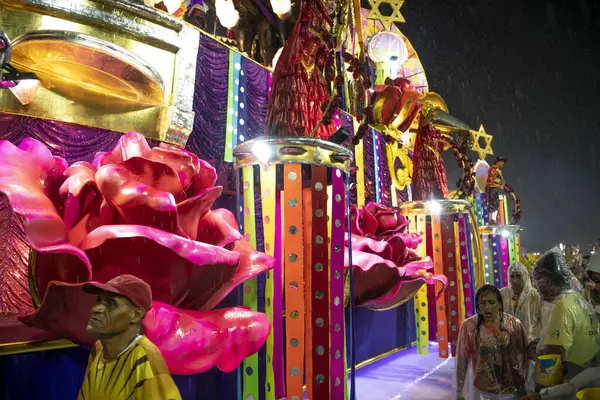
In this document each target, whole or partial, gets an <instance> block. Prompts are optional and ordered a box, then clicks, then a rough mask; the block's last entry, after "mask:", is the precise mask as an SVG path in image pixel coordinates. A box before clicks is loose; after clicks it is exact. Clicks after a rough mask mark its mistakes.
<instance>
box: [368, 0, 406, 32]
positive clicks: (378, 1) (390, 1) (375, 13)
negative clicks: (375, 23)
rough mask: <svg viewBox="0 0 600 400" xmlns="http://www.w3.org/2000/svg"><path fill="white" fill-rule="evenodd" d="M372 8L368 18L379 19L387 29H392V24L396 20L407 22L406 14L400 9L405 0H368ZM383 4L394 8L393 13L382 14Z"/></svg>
mask: <svg viewBox="0 0 600 400" xmlns="http://www.w3.org/2000/svg"><path fill="white" fill-rule="evenodd" d="M368 1H369V5H370V6H371V10H370V11H369V15H368V16H367V19H374V20H379V21H381V23H382V24H383V27H384V28H385V29H391V28H392V24H394V23H396V22H405V19H404V16H403V15H402V12H401V11H400V9H401V8H402V5H403V4H404V0H368ZM383 4H387V5H388V6H389V7H390V8H391V9H392V14H391V15H389V16H386V15H383V14H381V10H379V7H380V6H381V5H383Z"/></svg>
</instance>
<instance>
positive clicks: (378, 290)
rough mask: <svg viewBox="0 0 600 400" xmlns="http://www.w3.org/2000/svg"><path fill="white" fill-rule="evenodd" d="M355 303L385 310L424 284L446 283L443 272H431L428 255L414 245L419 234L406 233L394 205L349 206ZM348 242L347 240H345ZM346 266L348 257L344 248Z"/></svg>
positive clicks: (408, 297) (403, 300) (402, 221)
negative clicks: (425, 255)
mask: <svg viewBox="0 0 600 400" xmlns="http://www.w3.org/2000/svg"><path fill="white" fill-rule="evenodd" d="M351 223H352V232H353V234H352V266H353V279H354V304H355V305H356V306H359V307H369V308H371V309H375V310H385V309H389V308H393V307H396V306H399V305H400V304H403V303H404V302H406V301H407V300H409V299H410V298H411V297H412V296H413V295H414V294H415V293H416V292H417V291H418V290H419V289H420V288H421V286H423V285H424V284H429V285H435V283H436V282H440V283H441V284H442V288H441V290H440V291H439V292H438V294H437V296H439V295H441V294H442V292H443V289H444V288H445V287H446V285H447V282H448V281H447V279H446V277H445V276H444V275H435V276H434V275H432V274H431V271H432V270H433V264H432V262H431V259H430V258H429V257H424V258H421V257H420V256H419V255H418V254H417V252H416V251H415V249H416V248H417V247H418V245H419V243H421V241H422V240H423V238H422V237H421V235H419V234H415V233H406V231H407V229H408V220H407V219H406V218H405V217H404V216H403V215H402V214H400V211H399V210H398V209H396V208H391V207H387V206H384V205H382V204H377V203H372V202H371V203H368V204H367V205H366V206H365V207H364V208H363V209H362V210H359V209H358V207H357V206H356V205H354V206H353V207H352V209H351ZM346 245H347V243H346ZM345 254H346V259H345V267H346V268H349V266H350V259H349V257H348V252H345Z"/></svg>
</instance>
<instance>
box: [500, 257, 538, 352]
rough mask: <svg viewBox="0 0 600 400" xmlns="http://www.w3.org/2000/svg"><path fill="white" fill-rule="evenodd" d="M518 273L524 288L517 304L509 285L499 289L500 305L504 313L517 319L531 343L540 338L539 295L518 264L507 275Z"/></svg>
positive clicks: (513, 265) (527, 273) (511, 267)
mask: <svg viewBox="0 0 600 400" xmlns="http://www.w3.org/2000/svg"><path fill="white" fill-rule="evenodd" d="M515 271H518V272H519V273H520V274H521V276H522V277H523V281H524V287H523V291H522V292H521V295H520V296H519V300H518V303H517V305H516V307H515V304H514V301H513V298H514V296H515V292H514V290H513V288H512V285H511V284H510V280H509V283H508V286H507V287H504V288H502V289H500V294H502V305H503V307H504V312H505V313H507V314H510V315H514V316H515V317H517V318H518V319H519V320H520V321H521V322H522V323H523V328H525V332H526V334H527V339H528V340H529V341H530V342H531V341H532V340H534V339H537V338H539V337H540V328H541V323H542V321H541V320H542V315H541V314H542V306H541V300H540V295H539V293H538V292H537V290H535V289H534V288H533V286H532V284H531V278H530V276H529V272H528V271H527V268H525V266H524V265H523V264H521V263H520V262H516V263H514V264H512V265H511V266H510V267H509V268H508V274H509V276H510V274H511V273H513V272H515Z"/></svg>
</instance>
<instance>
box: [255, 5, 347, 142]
mask: <svg viewBox="0 0 600 400" xmlns="http://www.w3.org/2000/svg"><path fill="white" fill-rule="evenodd" d="M332 25H333V22H332V21H331V18H330V17H329V14H328V12H327V9H326V8H325V6H324V5H323V3H322V2H321V0H304V1H303V2H302V6H301V10H300V16H299V18H298V21H297V22H296V25H295V26H294V30H293V31H292V34H291V35H290V37H289V39H288V40H287V42H286V44H285V47H284V48H283V51H282V53H281V56H280V58H279V61H278V62H277V66H276V67H275V71H274V73H273V83H272V89H271V90H272V91H271V98H270V100H269V110H268V113H267V123H266V127H265V135H266V136H279V137H303V136H314V137H317V138H321V139H327V138H329V137H330V136H331V135H333V133H335V126H334V125H333V124H329V125H326V124H324V123H321V119H322V117H323V110H324V108H328V103H329V98H330V94H329V84H328V83H327V81H326V80H325V77H324V76H323V69H324V67H325V62H326V58H327V56H328V54H329V50H330V49H331V48H332V38H331V35H330V33H329V30H330V29H331V26H332Z"/></svg>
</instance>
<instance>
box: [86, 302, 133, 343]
mask: <svg viewBox="0 0 600 400" xmlns="http://www.w3.org/2000/svg"><path fill="white" fill-rule="evenodd" d="M143 316H144V311H143V309H141V308H137V307H135V306H134V305H133V304H132V303H131V301H129V299H127V298H126V297H123V296H119V295H116V294H113V293H108V292H101V293H100V294H99V295H98V296H97V301H96V305H94V307H92V317H91V318H90V320H89V322H88V325H87V328H86V331H87V332H88V333H91V334H92V335H94V336H96V337H97V338H99V339H101V338H110V337H113V336H117V335H119V334H121V333H123V332H125V331H126V330H127V329H128V328H130V327H131V326H132V325H137V324H139V323H140V321H141V320H142V318H143Z"/></svg>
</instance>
